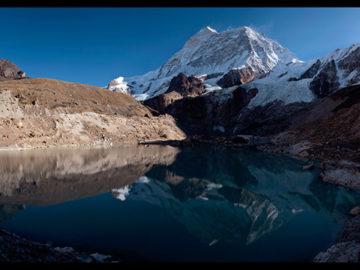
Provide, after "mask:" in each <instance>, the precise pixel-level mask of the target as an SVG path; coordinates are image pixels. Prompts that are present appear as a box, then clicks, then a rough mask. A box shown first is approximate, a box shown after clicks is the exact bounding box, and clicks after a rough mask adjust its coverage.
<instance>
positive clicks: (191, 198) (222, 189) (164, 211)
mask: <svg viewBox="0 0 360 270" xmlns="http://www.w3.org/2000/svg"><path fill="white" fill-rule="evenodd" d="M304 164H306V163H305V162H304V161H301V160H298V159H294V158H290V157H286V156H279V155H272V154H267V153H263V152H259V151H256V150H253V149H249V148H240V149H230V148H224V147H211V146H198V147H189V148H174V147H170V146H148V147H145V146H144V147H119V148H111V149H77V150H71V149H68V150H64V149H63V150H60V149H53V150H47V151H26V152H8V153H6V152H4V153H1V154H0V171H1V177H0V227H1V228H4V229H7V230H9V231H12V232H15V233H17V234H19V235H21V236H24V237H27V238H29V239H32V240H37V241H43V242H47V241H51V242H52V243H54V244H56V245H65V246H73V247H80V248H84V249H89V250H94V251H95V250H96V251H98V252H102V253H106V252H114V253H117V254H120V255H121V256H122V257H124V258H125V259H129V260H141V261H206V262H208V261H237V262H310V261H312V259H313V257H314V256H315V255H316V254H317V253H319V252H320V251H324V250H326V249H327V248H328V247H329V246H330V245H332V244H333V243H335V242H336V240H337V237H338V234H339V232H340V231H341V229H342V226H343V222H344V221H345V220H346V219H347V218H348V213H349V210H350V209H351V208H352V207H353V206H354V205H356V204H357V203H358V202H359V200H360V194H359V193H358V192H352V191H349V190H346V189H344V188H340V187H337V186H334V185H331V184H324V183H322V182H321V181H320V180H319V179H318V178H319V171H318V170H313V171H303V170H302V166H303V165H304Z"/></svg>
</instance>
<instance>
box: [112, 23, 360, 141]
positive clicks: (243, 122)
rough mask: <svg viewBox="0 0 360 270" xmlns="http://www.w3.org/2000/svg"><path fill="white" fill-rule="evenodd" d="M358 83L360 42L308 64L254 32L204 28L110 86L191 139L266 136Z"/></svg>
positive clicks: (240, 29)
mask: <svg viewBox="0 0 360 270" xmlns="http://www.w3.org/2000/svg"><path fill="white" fill-rule="evenodd" d="M359 81H360V43H356V44H353V45H351V46H350V47H348V48H345V49H336V50H334V51H333V52H330V53H328V54H327V55H325V56H322V57H320V58H316V59H312V60H309V61H306V62H305V61H301V60H300V59H298V58H297V57H296V56H295V55H294V54H293V53H292V52H291V51H289V50H288V49H286V48H284V47H282V46H281V45H280V44H278V43H277V42H275V41H274V40H271V39H270V38H267V37H266V36H265V35H263V34H261V33H258V32H256V31H255V30H253V29H251V28H250V27H240V28H236V29H231V30H227V31H224V32H221V33H218V32H217V31H215V30H214V29H212V28H210V27H206V28H204V29H201V30H200V31H199V32H198V33H196V34H195V35H193V36H192V37H191V38H190V39H189V40H188V41H186V43H185V44H184V46H183V48H182V49H181V50H180V51H178V52H177V53H175V54H174V55H173V56H172V57H171V58H170V59H169V60H168V61H167V62H166V63H164V64H163V65H162V66H161V67H159V68H158V69H157V70H154V71H150V72H148V73H146V74H145V75H142V76H134V77H129V78H124V77H119V78H117V79H114V80H113V81H111V82H110V83H109V86H108V89H109V90H112V91H117V92H123V93H127V94H130V95H132V96H133V97H135V98H136V99H137V100H139V101H142V103H143V104H144V105H146V106H147V107H148V108H150V109H151V110H153V112H154V113H155V114H170V115H172V116H173V117H174V118H175V120H176V121H177V124H178V126H179V127H181V128H182V129H183V130H184V131H185V133H187V134H188V135H194V134H202V135H204V134H205V135H212V136H232V135H237V134H248V135H259V136H269V135H275V134H277V133H279V132H281V131H284V130H286V129H287V128H289V127H290V126H292V125H294V124H295V123H298V122H299V121H301V120H302V119H303V118H304V117H305V118H306V117H307V114H308V113H309V111H310V110H311V109H312V108H313V107H314V106H315V105H316V104H318V103H319V102H321V100H322V99H324V98H326V97H327V96H329V95H330V94H332V93H333V92H335V91H337V90H339V89H341V88H344V87H348V86H351V85H355V84H358V83H359Z"/></svg>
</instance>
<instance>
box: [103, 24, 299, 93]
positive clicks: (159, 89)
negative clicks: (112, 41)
mask: <svg viewBox="0 0 360 270" xmlns="http://www.w3.org/2000/svg"><path fill="white" fill-rule="evenodd" d="M301 62H302V61H300V60H299V59H298V58H297V57H296V56H295V55H294V54H293V53H292V52H290V51H289V50H288V49H286V48H284V47H282V46H281V45H280V44H278V43H277V42H275V41H273V40H271V39H269V38H267V37H266V36H264V35H263V34H260V33H258V32H256V31H254V30H253V29H251V28H250V27H246V26H245V27H240V28H236V29H231V30H227V31H224V32H221V33H218V32H217V31H215V30H214V29H212V28H210V27H205V28H203V29H201V30H200V31H199V32H198V33H196V34H195V35H193V36H192V37H191V38H190V39H189V40H188V41H186V43H185V44H184V46H183V48H182V49H181V50H180V51H178V52H177V53H175V54H174V55H173V56H172V57H171V58H170V59H169V60H168V61H167V62H166V63H164V64H163V65H162V66H161V67H159V68H158V69H156V70H154V71H150V72H148V73H146V74H145V75H142V76H134V77H129V78H124V77H118V78H116V79H114V80H112V81H111V82H110V83H109V85H108V89H109V90H112V91H114V90H116V91H120V92H123V93H129V94H131V95H133V96H134V97H135V98H137V99H138V100H143V99H147V98H150V97H152V96H155V95H158V94H161V93H164V92H165V91H166V90H167V88H168V86H169V82H170V80H171V79H172V78H173V77H174V76H176V75H178V74H179V73H180V72H182V73H184V74H185V75H187V76H190V75H192V74H195V75H196V76H198V77H201V76H202V75H204V74H206V75H207V80H205V83H206V84H207V85H206V86H207V87H208V88H210V89H213V88H211V87H213V86H214V85H215V86H216V84H214V82H215V81H217V80H219V79H220V78H221V76H222V75H223V74H225V73H227V72H229V71H230V70H232V69H234V68H235V69H236V68H242V67H247V68H249V69H250V70H251V71H252V72H254V73H256V77H259V76H261V75H264V74H266V73H268V72H269V71H271V70H272V69H273V68H274V67H276V66H277V65H278V64H279V63H282V64H284V65H286V64H289V63H301ZM216 89H217V88H216Z"/></svg>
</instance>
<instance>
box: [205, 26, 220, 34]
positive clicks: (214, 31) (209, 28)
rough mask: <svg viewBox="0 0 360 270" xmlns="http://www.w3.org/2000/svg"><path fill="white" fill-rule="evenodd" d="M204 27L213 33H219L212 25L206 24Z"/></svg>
mask: <svg viewBox="0 0 360 270" xmlns="http://www.w3.org/2000/svg"><path fill="white" fill-rule="evenodd" d="M204 29H206V30H207V31H210V32H212V33H216V34H217V33H218V32H217V31H216V30H215V29H212V28H211V27H210V26H206V27H205V28H204Z"/></svg>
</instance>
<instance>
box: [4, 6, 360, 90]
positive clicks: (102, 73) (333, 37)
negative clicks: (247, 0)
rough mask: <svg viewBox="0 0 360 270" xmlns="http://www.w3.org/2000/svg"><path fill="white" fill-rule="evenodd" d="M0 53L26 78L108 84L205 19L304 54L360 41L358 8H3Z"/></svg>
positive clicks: (154, 61)
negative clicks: (249, 29)
mask: <svg viewBox="0 0 360 270" xmlns="http://www.w3.org/2000/svg"><path fill="white" fill-rule="evenodd" d="M0 25H1V28H0V33H1V38H0V58H5V59H8V60H10V61H12V62H14V63H15V64H17V65H18V66H19V68H20V69H22V70H23V71H25V72H26V74H27V75H28V76H30V77H45V78H54V79H59V80H64V81H70V82H79V83H86V84H90V85H95V86H100V87H103V86H106V85H107V83H108V82H109V81H110V80H111V79H113V78H115V77H118V76H133V75H142V74H144V73H146V72H148V71H150V70H154V69H156V68H158V67H159V66H160V65H161V64H163V63H164V62H165V61H166V60H167V59H168V58H169V57H171V56H172V55H173V54H174V53H175V52H177V51H178V50H180V49H181V47H182V46H183V44H184V43H185V41H186V40H187V39H188V38H189V37H190V36H191V35H193V34H194V33H196V32H197V31H199V30H200V29H201V28H203V27H205V26H207V25H209V26H210V27H212V28H214V29H216V30H217V31H218V32H221V31H224V30H227V29H229V28H237V27H240V26H244V25H247V26H250V27H253V28H254V29H255V30H258V31H259V32H262V33H264V34H265V35H266V36H268V37H270V38H272V39H274V40H276V41H278V42H279V43H280V44H281V45H282V46H284V47H287V48H288V49H290V50H291V51H292V52H293V53H295V55H297V56H298V57H299V58H300V59H302V60H309V59H312V58H315V57H320V56H322V55H324V54H326V53H328V52H330V51H332V50H334V49H336V48H344V47H348V46H350V45H351V44H352V43H355V42H360V8H211V7H208V8H155V7H154V8H0Z"/></svg>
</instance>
